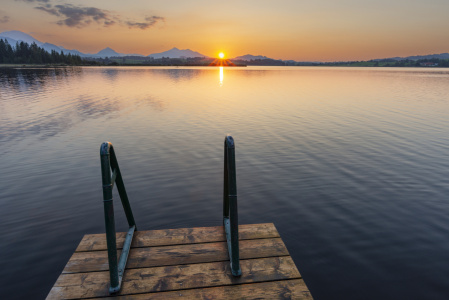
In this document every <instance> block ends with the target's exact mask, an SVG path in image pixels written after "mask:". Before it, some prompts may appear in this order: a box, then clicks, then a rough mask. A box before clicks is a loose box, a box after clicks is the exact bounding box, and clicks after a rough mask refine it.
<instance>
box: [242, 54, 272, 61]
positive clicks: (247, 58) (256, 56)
mask: <svg viewBox="0 0 449 300" xmlns="http://www.w3.org/2000/svg"><path fill="white" fill-rule="evenodd" d="M233 59H236V60H256V59H271V58H269V57H266V56H263V55H252V54H246V55H242V56H237V57H234V58H233Z"/></svg>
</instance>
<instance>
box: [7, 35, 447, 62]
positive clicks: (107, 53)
mask: <svg viewBox="0 0 449 300" xmlns="http://www.w3.org/2000/svg"><path fill="white" fill-rule="evenodd" d="M0 39H4V40H6V41H8V43H9V44H10V45H12V46H14V45H15V44H16V43H17V42H21V41H23V42H25V43H28V44H32V43H33V42H34V43H36V45H38V46H39V47H42V48H43V49H45V50H46V51H48V52H51V51H52V50H54V51H57V52H61V51H62V52H64V53H65V54H69V53H70V54H72V55H79V56H81V57H92V58H105V57H114V56H117V57H123V56H142V57H145V55H142V54H125V53H118V52H117V51H115V50H114V49H112V48H110V47H106V48H104V49H102V50H100V51H98V52H97V53H95V54H91V53H83V52H81V51H79V50H76V49H71V50H70V49H66V48H64V47H62V46H58V45H54V44H51V43H47V42H41V41H39V40H37V39H35V38H34V37H33V36H31V35H29V34H27V33H24V32H22V31H19V30H10V31H4V32H0ZM146 57H152V58H155V59H158V58H162V57H168V58H182V57H185V58H194V57H203V58H206V57H208V56H206V55H203V54H201V53H199V52H196V51H193V50H190V49H178V48H177V47H173V48H172V49H170V50H167V51H163V52H160V53H152V54H150V55H147V56H146ZM433 58H437V59H449V53H440V54H428V55H414V56H407V57H390V58H378V59H372V60H371V61H385V60H394V61H401V60H420V59H433ZM232 59H233V60H244V61H251V60H265V59H268V60H277V59H273V58H269V57H267V56H264V55H252V54H246V55H241V56H236V57H234V58H232ZM277 61H283V62H295V61H294V60H277Z"/></svg>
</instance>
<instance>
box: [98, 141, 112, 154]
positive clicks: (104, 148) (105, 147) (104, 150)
mask: <svg viewBox="0 0 449 300" xmlns="http://www.w3.org/2000/svg"><path fill="white" fill-rule="evenodd" d="M111 149H112V151H114V147H113V146H112V143H111V142H104V143H103V144H101V146H100V155H101V156H103V155H109V154H110V152H111Z"/></svg>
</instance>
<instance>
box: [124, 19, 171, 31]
mask: <svg viewBox="0 0 449 300" xmlns="http://www.w3.org/2000/svg"><path fill="white" fill-rule="evenodd" d="M159 21H165V18H164V17H158V16H151V17H146V18H145V22H133V21H127V22H126V25H128V27H130V28H140V29H147V28H150V27H152V26H154V25H156V23H157V22H159Z"/></svg>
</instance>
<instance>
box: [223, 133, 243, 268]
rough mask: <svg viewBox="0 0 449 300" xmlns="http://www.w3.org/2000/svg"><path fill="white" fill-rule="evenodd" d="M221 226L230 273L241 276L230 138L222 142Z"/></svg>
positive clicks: (231, 142)
mask: <svg viewBox="0 0 449 300" xmlns="http://www.w3.org/2000/svg"><path fill="white" fill-rule="evenodd" d="M223 226H224V229H225V233H226V242H227V245H228V253H229V260H230V262H231V272H232V275H234V276H240V275H242V270H241V269H240V258H239V221H238V211H237V178H236V171H235V145H234V139H233V138H232V136H229V135H228V136H226V138H225V141H224V184H223Z"/></svg>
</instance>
